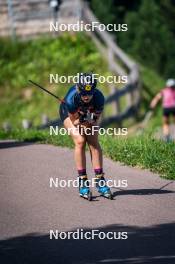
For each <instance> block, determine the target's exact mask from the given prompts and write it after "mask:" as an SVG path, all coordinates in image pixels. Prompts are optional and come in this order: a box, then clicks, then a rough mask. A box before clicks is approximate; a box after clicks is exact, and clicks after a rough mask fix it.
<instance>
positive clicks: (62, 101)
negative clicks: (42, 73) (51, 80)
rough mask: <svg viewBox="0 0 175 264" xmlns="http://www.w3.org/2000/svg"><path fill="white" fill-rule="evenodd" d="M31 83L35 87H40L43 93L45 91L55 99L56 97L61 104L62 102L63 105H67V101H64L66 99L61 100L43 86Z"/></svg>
mask: <svg viewBox="0 0 175 264" xmlns="http://www.w3.org/2000/svg"><path fill="white" fill-rule="evenodd" d="M29 82H30V83H32V84H33V85H35V86H37V87H39V88H40V89H42V90H43V91H45V92H46V93H48V94H50V95H52V96H53V97H55V98H56V99H57V100H58V101H59V102H61V103H64V104H65V101H64V99H61V98H59V97H58V96H57V95H55V94H53V93H51V92H50V91H48V90H47V89H45V88H44V87H42V86H41V85H39V84H38V83H36V82H33V81H32V80H29Z"/></svg>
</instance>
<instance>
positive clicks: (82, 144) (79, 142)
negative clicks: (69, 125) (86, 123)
mask: <svg viewBox="0 0 175 264" xmlns="http://www.w3.org/2000/svg"><path fill="white" fill-rule="evenodd" d="M74 143H75V146H76V147H79V148H84V147H85V144H86V140H85V138H84V137H81V136H79V137H77V138H76V139H75V140H74Z"/></svg>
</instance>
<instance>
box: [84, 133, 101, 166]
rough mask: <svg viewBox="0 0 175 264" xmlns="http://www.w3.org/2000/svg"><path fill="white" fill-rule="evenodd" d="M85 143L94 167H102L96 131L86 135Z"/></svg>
mask: <svg viewBox="0 0 175 264" xmlns="http://www.w3.org/2000/svg"><path fill="white" fill-rule="evenodd" d="M86 139H87V143H88V146H89V150H90V153H91V161H92V165H93V168H94V169H97V168H102V167H103V157H102V149H101V146H100V143H99V141H98V131H95V132H94V134H93V135H86Z"/></svg>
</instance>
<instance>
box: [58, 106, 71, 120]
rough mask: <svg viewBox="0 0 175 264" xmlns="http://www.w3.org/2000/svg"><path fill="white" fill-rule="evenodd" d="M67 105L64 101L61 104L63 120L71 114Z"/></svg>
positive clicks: (60, 112)
mask: <svg viewBox="0 0 175 264" xmlns="http://www.w3.org/2000/svg"><path fill="white" fill-rule="evenodd" d="M68 113H69V112H68V109H67V106H66V105H65V104H64V103H61V104H60V109H59V114H60V119H61V121H62V122H64V120H65V119H66V118H67V117H68V116H69V114H68Z"/></svg>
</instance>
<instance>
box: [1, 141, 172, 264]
mask: <svg viewBox="0 0 175 264" xmlns="http://www.w3.org/2000/svg"><path fill="white" fill-rule="evenodd" d="M87 163H88V174H89V176H90V177H92V176H93V171H92V168H91V165H90V157H89V155H88V159H87ZM104 168H105V172H106V177H107V179H112V180H114V179H115V180H116V182H117V184H118V185H119V184H121V183H122V181H123V180H125V181H126V180H127V185H128V186H127V188H126V187H120V186H119V187H117V188H113V189H112V191H113V192H114V196H115V198H114V200H113V201H110V200H108V199H105V198H103V197H99V195H98V194H97V192H96V190H95V188H92V192H93V196H94V197H93V201H92V202H88V201H87V200H84V199H83V198H80V197H79V195H78V190H77V188H74V187H70V188H68V187H67V188H66V187H65V188H60V187H58V188H57V187H52V188H51V187H50V178H53V179H56V178H58V180H68V179H76V175H77V174H76V170H75V167H74V161H73V152H72V150H69V149H67V148H59V147H55V146H50V145H37V144H24V143H13V142H1V143H0V263H2V264H9V263H13V264H29V263H30V264H33V263H34V264H35V263H36V264H40V263H41V264H57V263H64V264H66V263H78V264H79V263H86V264H87V263H89V264H92V263H122V264H126V263H127V264H133V263H154V264H155V263H156V264H162V263H165V264H171V263H175V209H174V208H175V183H174V182H172V181H169V180H164V179H161V178H160V177H159V176H158V175H155V174H152V173H150V172H149V171H147V170H144V171H143V170H140V169H137V168H130V167H126V166H122V165H121V164H119V163H115V162H113V161H111V160H109V159H106V158H105V159H104ZM125 183H126V182H125ZM77 229H79V230H80V229H82V230H83V232H84V233H85V232H87V231H88V232H92V230H99V231H98V232H103V233H105V234H107V232H109V231H110V232H116V234H118V235H119V234H121V233H119V232H127V237H128V238H127V239H111V240H109V239H99V238H97V237H95V239H94V240H90V239H88V240H87V239H59V238H58V239H56V237H54V236H53V237H52V239H50V232H51V230H53V232H54V234H56V232H62V234H63V233H64V234H66V235H67V234H68V232H69V231H77ZM66 232H67V233H66ZM84 233H83V234H84ZM57 234H58V233H57ZM125 234H126V233H125ZM55 236H56V235H55Z"/></svg>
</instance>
